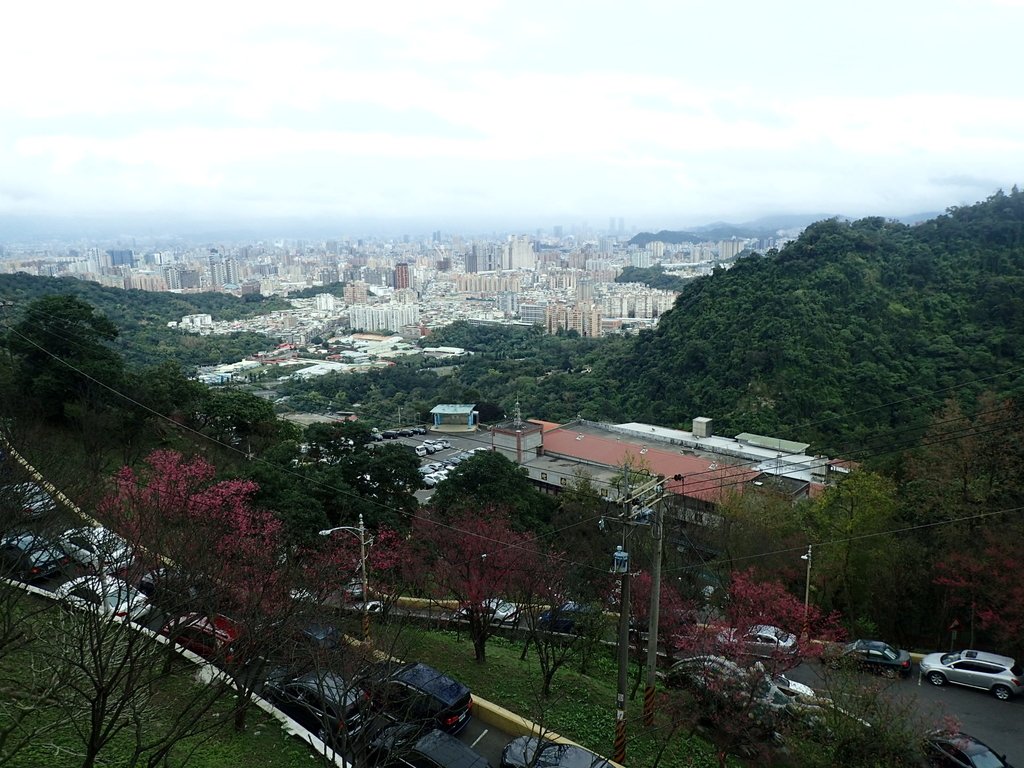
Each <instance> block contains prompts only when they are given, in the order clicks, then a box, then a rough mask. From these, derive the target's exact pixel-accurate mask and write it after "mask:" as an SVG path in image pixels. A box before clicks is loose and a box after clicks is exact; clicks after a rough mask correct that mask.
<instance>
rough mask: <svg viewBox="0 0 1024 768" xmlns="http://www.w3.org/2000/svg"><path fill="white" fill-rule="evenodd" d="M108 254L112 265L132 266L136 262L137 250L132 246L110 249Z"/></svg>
mask: <svg viewBox="0 0 1024 768" xmlns="http://www.w3.org/2000/svg"><path fill="white" fill-rule="evenodd" d="M107 256H109V257H110V264H109V266H111V267H126V266H127V267H130V266H132V265H133V264H134V263H135V251H133V250H131V249H130V248H122V249H113V250H108V251H107Z"/></svg>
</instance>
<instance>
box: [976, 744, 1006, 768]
mask: <svg viewBox="0 0 1024 768" xmlns="http://www.w3.org/2000/svg"><path fill="white" fill-rule="evenodd" d="M967 753H968V754H969V755H970V758H971V764H972V765H973V766H974V768H1006V763H1004V762H1003V761H1002V760H1000V759H999V756H998V755H996V754H995V753H994V752H992V751H991V750H989V749H986V748H985V747H982V746H981V745H978V746H977V749H974V750H967Z"/></svg>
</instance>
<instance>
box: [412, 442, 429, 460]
mask: <svg viewBox="0 0 1024 768" xmlns="http://www.w3.org/2000/svg"><path fill="white" fill-rule="evenodd" d="M413 450H414V451H416V455H417V456H419V457H421V458H422V457H423V456H426V455H427V446H425V445H417V446H416V447H415V448H413Z"/></svg>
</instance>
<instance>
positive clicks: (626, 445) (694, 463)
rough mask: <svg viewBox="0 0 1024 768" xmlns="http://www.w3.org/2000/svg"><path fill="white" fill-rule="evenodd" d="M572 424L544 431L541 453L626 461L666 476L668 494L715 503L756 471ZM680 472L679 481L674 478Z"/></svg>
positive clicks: (614, 463) (616, 464)
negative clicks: (598, 432) (599, 433)
mask: <svg viewBox="0 0 1024 768" xmlns="http://www.w3.org/2000/svg"><path fill="white" fill-rule="evenodd" d="M595 432H596V430H595V429H593V428H592V427H591V428H589V429H587V430H586V432H584V431H579V430H575V429H573V428H572V425H571V424H570V425H567V426H565V427H560V428H558V429H553V430H551V431H548V432H545V433H544V452H545V453H546V454H558V455H561V456H566V457H568V458H574V459H577V460H579V461H584V462H590V463H593V464H599V465H601V466H604V467H612V468H621V467H623V466H625V465H626V463H627V462H628V463H629V464H630V465H631V466H632V467H633V468H634V469H636V470H637V471H645V472H649V473H651V474H657V475H664V476H665V477H666V482H665V489H666V490H667V491H668V492H669V493H675V494H679V495H683V496H691V497H694V498H698V499H701V500H703V501H710V502H718V501H721V500H722V498H723V497H724V496H725V495H726V494H727V493H729V492H736V493H742V492H743V491H744V490H745V486H746V484H747V483H748V482H750V481H751V480H753V479H754V478H755V477H757V475H758V474H759V473H758V472H757V471H756V470H755V469H753V468H751V467H749V466H736V465H732V464H725V463H722V462H721V461H714V460H712V459H708V458H704V457H701V456H693V455H684V454H681V453H679V452H676V451H671V450H664V449H663V448H660V447H655V446H652V445H645V444H643V443H641V442H638V441H634V440H630V439H629V438H628V437H625V436H622V437H616V436H614V435H613V433H610V432H609V433H607V436H604V435H598V434H595ZM675 475H682V476H683V479H682V480H673V479H672V477H673V476H675Z"/></svg>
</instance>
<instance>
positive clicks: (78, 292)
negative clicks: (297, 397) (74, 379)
mask: <svg viewBox="0 0 1024 768" xmlns="http://www.w3.org/2000/svg"><path fill="white" fill-rule="evenodd" d="M53 295H63V296H75V297H77V298H79V299H82V300H83V301H86V302H88V303H89V305H90V306H93V307H95V308H96V309H97V310H99V311H100V312H101V313H102V314H103V315H104V316H105V317H106V318H107V319H108V320H110V321H111V322H112V323H113V324H114V325H115V326H116V327H117V328H118V330H119V331H120V333H119V335H118V337H117V339H115V340H114V344H115V346H117V347H118V349H119V352H120V353H121V354H122V355H123V356H124V358H125V360H126V361H127V362H129V363H132V364H135V365H155V364H157V363H160V362H162V361H165V360H168V359H170V360H174V361H175V362H177V363H179V364H181V365H183V366H185V367H186V368H190V367H192V366H197V365H212V364H216V363H222V362H233V361H235V360H238V359H239V358H240V357H243V356H245V355H248V354H252V353H254V352H257V351H259V350H261V349H265V348H266V346H267V339H266V337H265V336H263V335H260V334H254V333H237V334H232V335H230V336H203V337H200V336H194V335H190V334H183V333H182V332H181V331H178V330H174V329H168V328H167V323H168V322H171V321H172V320H174V321H177V320H180V319H181V318H182V317H183V316H185V315H192V314H201V313H207V314H210V315H213V317H214V319H216V320H238V319H241V318H244V317H252V316H254V315H261V314H266V313H268V312H271V311H273V310H278V309H289V308H290V305H289V304H288V302H287V301H285V300H284V299H281V298H280V297H277V296H271V297H264V296H260V295H258V294H254V295H251V296H246V297H244V298H241V299H239V298H237V297H235V296H232V295H230V294H226V293H214V292H208V293H190V294H180V293H158V292H155V291H139V290H127V291H126V290H122V289H119V288H107V287H104V286H102V285H99V284H98V283H93V282H88V281H86V280H78V279H75V278H71V277H66V278H57V279H54V278H52V277H36V276H33V275H27V274H24V273H18V274H13V275H0V299H3V300H4V301H8V302H13V303H14V305H13V311H12V312H11V314H12V315H17V314H18V311H19V307H23V306H25V305H26V304H28V303H29V302H30V301H32V300H33V299H39V298H42V297H44V296H53Z"/></svg>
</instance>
